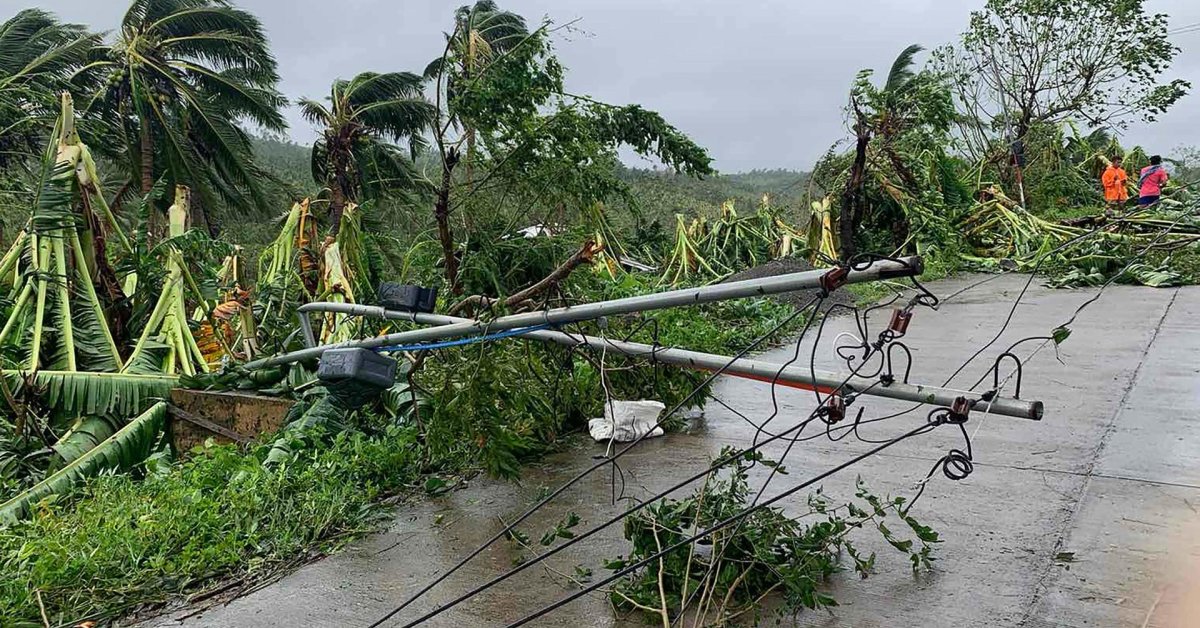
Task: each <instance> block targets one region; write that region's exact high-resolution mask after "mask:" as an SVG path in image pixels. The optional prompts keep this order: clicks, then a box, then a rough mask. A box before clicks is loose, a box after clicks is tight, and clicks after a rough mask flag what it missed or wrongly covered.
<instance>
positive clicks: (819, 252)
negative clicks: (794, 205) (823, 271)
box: [806, 196, 838, 265]
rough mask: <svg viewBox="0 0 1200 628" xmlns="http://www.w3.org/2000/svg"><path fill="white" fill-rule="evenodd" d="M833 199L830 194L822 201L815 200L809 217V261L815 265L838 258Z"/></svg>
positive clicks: (807, 235) (807, 234)
mask: <svg viewBox="0 0 1200 628" xmlns="http://www.w3.org/2000/svg"><path fill="white" fill-rule="evenodd" d="M832 204H833V200H832V199H830V198H829V197H828V196H827V197H825V198H823V199H821V200H820V201H813V203H812V213H811V215H810V216H809V219H808V230H807V233H806V237H807V240H808V250H809V255H810V256H811V257H810V259H809V261H810V262H812V263H813V264H814V265H818V264H820V263H821V262H823V261H826V260H835V259H838V246H837V240H835V236H834V234H835V233H836V232H835V231H834V224H833V211H832V209H831V206H832Z"/></svg>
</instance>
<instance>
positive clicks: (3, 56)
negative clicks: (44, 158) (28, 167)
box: [0, 9, 99, 168]
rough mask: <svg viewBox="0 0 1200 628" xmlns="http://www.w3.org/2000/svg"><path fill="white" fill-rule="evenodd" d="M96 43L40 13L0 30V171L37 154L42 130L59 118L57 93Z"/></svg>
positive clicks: (25, 14) (22, 15) (95, 39)
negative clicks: (41, 128)
mask: <svg viewBox="0 0 1200 628" xmlns="http://www.w3.org/2000/svg"><path fill="white" fill-rule="evenodd" d="M98 41H99V36H98V35H94V34H91V33H88V32H87V30H86V29H84V27H83V26H80V25H78V24H63V23H60V22H59V21H58V20H56V19H55V18H54V16H53V15H51V14H50V13H47V12H45V11H42V10H40V9H25V10H24V11H21V12H19V13H17V14H16V15H14V16H13V17H11V18H9V19H8V20H7V21H5V22H4V23H3V24H0V168H3V167H4V166H6V165H7V164H8V163H10V162H12V161H14V159H13V158H14V157H16V158H17V159H19V158H20V157H21V156H23V155H24V156H28V155H32V154H34V153H36V151H37V145H38V134H39V132H38V129H39V128H40V127H41V126H43V124H42V123H44V122H47V121H50V120H53V118H54V116H55V115H57V114H58V109H57V107H55V104H56V98H55V92H56V91H57V90H59V89H60V88H61V87H63V86H64V85H65V82H64V79H66V78H67V77H68V76H69V75H70V74H71V73H73V72H74V71H75V70H76V69H77V68H78V67H79V66H80V65H82V63H83V61H84V59H85V58H86V54H87V51H88V50H89V49H91V48H92V46H94V45H95V44H96V43H97V42H98Z"/></svg>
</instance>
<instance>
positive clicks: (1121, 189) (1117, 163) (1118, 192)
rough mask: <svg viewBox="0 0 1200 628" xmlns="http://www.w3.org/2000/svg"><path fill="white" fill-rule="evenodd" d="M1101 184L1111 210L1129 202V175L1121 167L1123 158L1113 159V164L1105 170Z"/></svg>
mask: <svg viewBox="0 0 1200 628" xmlns="http://www.w3.org/2000/svg"><path fill="white" fill-rule="evenodd" d="M1100 182H1101V183H1102V184H1104V200H1105V201H1106V202H1107V203H1108V208H1109V209H1110V210H1116V209H1119V208H1122V207H1124V206H1125V202H1126V201H1128V200H1129V175H1128V174H1126V173H1125V169H1124V168H1122V167H1121V157H1120V156H1117V157H1113V158H1112V163H1110V164H1109V166H1108V168H1106V169H1105V170H1104V176H1103V177H1101V179H1100Z"/></svg>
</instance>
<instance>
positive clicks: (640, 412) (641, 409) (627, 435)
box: [588, 400, 666, 443]
mask: <svg viewBox="0 0 1200 628" xmlns="http://www.w3.org/2000/svg"><path fill="white" fill-rule="evenodd" d="M665 409H666V406H664V405H663V404H662V403H660V402H658V401H645V400H643V401H614V402H612V403H607V404H604V418H602V419H592V420H591V421H588V431H589V432H590V433H591V434H592V438H594V439H596V440H597V441H606V440H609V439H614V440H616V441H618V442H621V443H628V442H630V441H635V440H637V439H639V438H641V437H642V435H644V434H646V433H647V432H649V436H647V438H653V437H655V436H662V435H663V429H662V428H661V427H655V424H657V423H658V417H659V415H661V414H662V412H663V410H665Z"/></svg>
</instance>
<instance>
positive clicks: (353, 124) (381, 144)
mask: <svg viewBox="0 0 1200 628" xmlns="http://www.w3.org/2000/svg"><path fill="white" fill-rule="evenodd" d="M300 111H301V113H302V114H303V115H304V117H305V118H306V119H308V120H309V121H310V122H312V123H313V124H316V125H319V126H320V127H322V131H321V137H320V138H319V139H317V141H316V142H314V143H313V148H312V176H313V179H314V180H315V181H316V182H317V183H319V184H321V185H323V186H325V187H327V188H329V194H330V203H329V216H330V227H329V229H330V234H331V235H333V236H336V235H337V233H338V230H339V229H340V228H341V223H342V214H343V212H344V211H345V209H346V204H347V203H361V202H363V201H365V200H370V199H373V198H378V197H381V196H384V195H386V194H387V193H389V192H391V191H395V190H412V189H414V188H415V187H417V186H418V185H420V183H419V176H418V175H417V173H416V170H415V168H414V167H413V164H412V157H413V155H414V154H415V153H416V151H417V150H419V148H420V147H421V146H423V144H424V141H423V140H422V138H421V135H420V134H421V132H422V131H423V130H424V129H426V128H427V127H428V126H429V124H430V123H431V122H432V120H433V107H432V106H431V105H430V104H429V102H428V101H426V100H425V97H424V95H423V94H422V91H421V77H419V76H417V75H415V74H412V73H409V72H388V73H384V74H377V73H374V72H364V73H362V74H359V75H358V76H356V77H354V78H352V79H350V80H348V81H346V80H342V79H338V80H336V81H334V82H333V86H332V88H331V89H330V93H329V101H328V105H326V104H324V103H321V102H318V101H315V100H311V99H303V100H301V101H300ZM403 141H407V142H408V145H409V146H408V148H409V150H408V152H407V154H406V152H405V151H404V150H403V149H402V148H400V147H399V146H397V145H396V144H395V143H394V142H403Z"/></svg>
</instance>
